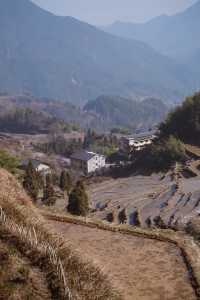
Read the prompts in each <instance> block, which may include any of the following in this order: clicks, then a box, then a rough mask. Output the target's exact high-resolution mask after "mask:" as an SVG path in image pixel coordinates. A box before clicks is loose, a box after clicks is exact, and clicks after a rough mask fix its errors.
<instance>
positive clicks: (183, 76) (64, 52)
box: [0, 0, 198, 106]
mask: <svg viewBox="0 0 200 300" xmlns="http://www.w3.org/2000/svg"><path fill="white" fill-rule="evenodd" d="M197 87H198V81H197V77H196V74H195V73H193V70H189V68H188V67H185V66H184V65H181V64H178V63H176V62H175V61H173V60H171V59H170V58H168V57H166V56H164V55H162V54H160V53H158V52H157V51H155V50H153V49H152V48H151V47H150V46H148V45H147V44H145V43H143V42H140V41H136V40H132V39H129V40H128V39H124V38H120V37H115V36H113V35H110V34H108V33H105V32H103V31H101V30H99V29H97V28H95V27H93V26H91V25H89V24H86V23H84V22H80V21H78V20H76V19H74V18H71V17H58V16H55V15H53V14H51V13H49V12H46V11H44V10H43V9H41V8H39V7H38V6H36V5H34V4H33V3H32V2H31V1H29V0H1V1H0V90H1V91H2V92H3V91H7V92H9V93H13V94H19V93H24V92H28V93H31V94H32V95H34V96H40V97H51V98H61V99H63V100H66V101H70V102H73V103H76V104H79V105H81V106H82V105H83V104H84V103H86V102H87V100H89V99H94V98H96V97H98V96H99V95H102V94H116V95H121V96H124V97H128V98H134V99H135V98H142V97H145V96H154V97H155V96H157V97H162V98H163V99H165V100H166V101H168V102H173V101H177V100H180V99H181V98H182V97H183V96H184V95H186V94H188V93H191V92H192V91H193V90H195V89H196V88H197Z"/></svg>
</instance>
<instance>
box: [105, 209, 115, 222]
mask: <svg viewBox="0 0 200 300" xmlns="http://www.w3.org/2000/svg"><path fill="white" fill-rule="evenodd" d="M106 220H107V221H108V222H109V223H113V222H114V213H113V212H112V211H111V212H109V213H108V214H107V216H106Z"/></svg>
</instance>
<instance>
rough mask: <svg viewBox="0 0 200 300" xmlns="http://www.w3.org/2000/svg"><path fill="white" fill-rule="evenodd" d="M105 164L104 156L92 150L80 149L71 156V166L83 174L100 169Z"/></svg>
mask: <svg viewBox="0 0 200 300" xmlns="http://www.w3.org/2000/svg"><path fill="white" fill-rule="evenodd" d="M105 165H106V158H105V156H103V155H99V154H97V153H94V152H89V151H85V150H80V151H78V152H76V153H74V154H73V155H72V156H71V167H72V168H73V169H75V170H79V171H81V172H83V173H84V174H85V175H88V174H91V173H94V172H96V171H97V170H101V169H102V168H104V167H105Z"/></svg>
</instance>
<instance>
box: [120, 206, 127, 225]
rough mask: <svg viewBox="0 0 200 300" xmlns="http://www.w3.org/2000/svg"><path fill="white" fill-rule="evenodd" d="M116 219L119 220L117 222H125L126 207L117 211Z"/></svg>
mask: <svg viewBox="0 0 200 300" xmlns="http://www.w3.org/2000/svg"><path fill="white" fill-rule="evenodd" d="M118 220H119V223H120V224H125V223H126V222H127V216H126V209H125V208H124V209H122V210H121V211H120V212H119V215H118Z"/></svg>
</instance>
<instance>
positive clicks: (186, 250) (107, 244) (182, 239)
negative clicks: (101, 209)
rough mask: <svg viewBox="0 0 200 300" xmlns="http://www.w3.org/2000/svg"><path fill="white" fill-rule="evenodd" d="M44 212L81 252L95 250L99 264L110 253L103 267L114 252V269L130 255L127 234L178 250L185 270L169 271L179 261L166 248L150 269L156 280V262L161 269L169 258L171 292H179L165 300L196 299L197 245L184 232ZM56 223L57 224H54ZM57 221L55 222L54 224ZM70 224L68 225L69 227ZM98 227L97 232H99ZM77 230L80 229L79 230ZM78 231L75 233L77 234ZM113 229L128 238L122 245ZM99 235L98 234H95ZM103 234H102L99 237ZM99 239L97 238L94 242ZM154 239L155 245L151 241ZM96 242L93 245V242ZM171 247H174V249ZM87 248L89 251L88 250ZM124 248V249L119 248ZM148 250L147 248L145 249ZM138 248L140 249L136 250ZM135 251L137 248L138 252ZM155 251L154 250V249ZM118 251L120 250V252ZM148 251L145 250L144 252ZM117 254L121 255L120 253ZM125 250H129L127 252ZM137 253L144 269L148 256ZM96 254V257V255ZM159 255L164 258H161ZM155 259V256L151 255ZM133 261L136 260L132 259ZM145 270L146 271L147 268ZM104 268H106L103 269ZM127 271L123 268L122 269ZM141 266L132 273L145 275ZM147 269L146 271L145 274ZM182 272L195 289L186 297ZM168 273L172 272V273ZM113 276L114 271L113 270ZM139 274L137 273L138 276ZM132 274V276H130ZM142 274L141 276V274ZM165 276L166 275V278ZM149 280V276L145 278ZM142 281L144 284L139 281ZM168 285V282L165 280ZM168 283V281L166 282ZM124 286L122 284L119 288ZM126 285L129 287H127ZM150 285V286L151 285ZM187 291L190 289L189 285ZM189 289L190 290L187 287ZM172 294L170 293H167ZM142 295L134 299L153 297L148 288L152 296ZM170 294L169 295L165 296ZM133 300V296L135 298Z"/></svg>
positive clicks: (199, 264) (199, 267)
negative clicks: (148, 228)
mask: <svg viewBox="0 0 200 300" xmlns="http://www.w3.org/2000/svg"><path fill="white" fill-rule="evenodd" d="M44 215H46V217H47V218H48V219H49V220H52V221H56V223H53V226H54V227H57V228H58V231H61V232H62V233H63V234H65V235H66V237H67V236H68V237H70V238H71V240H73V241H74V244H75V246H77V247H78V248H79V249H81V250H82V251H83V252H85V253H88V254H89V253H91V254H90V256H93V253H95V254H96V255H97V256H96V258H97V260H99V259H100V263H101V265H102V263H103V262H104V260H106V255H108V256H109V253H110V256H109V259H108V261H107V264H105V265H106V266H107V265H109V260H111V261H112V260H113V259H115V258H116V257H117V256H118V255H119V257H120V258H119V260H118V261H115V262H114V263H113V265H112V268H114V269H115V270H116V267H119V268H120V270H121V269H123V265H122V264H121V263H120V259H122V261H123V258H124V257H125V258H126V255H127V257H128V258H131V255H133V253H132V252H130V251H129V250H130V245H129V246H128V244H129V242H130V241H131V239H130V238H128V235H129V236H131V237H132V238H133V237H134V238H135V237H139V238H142V240H144V239H147V240H153V241H152V245H151V246H150V248H151V250H152V249H153V248H154V247H156V248H157V247H161V249H162V246H161V244H159V243H158V241H160V242H164V243H163V244H165V245H166V244H167V245H168V246H169V247H172V248H169V249H176V251H179V255H180V257H181V261H182V264H183V265H184V266H185V271H183V269H182V271H180V270H181V269H179V267H178V269H179V271H177V270H178V269H177V270H176V271H175V273H173V269H174V268H175V269H176V267H175V266H176V263H178V264H179V263H180V261H179V262H178V260H179V259H178V258H177V256H176V255H175V257H176V258H173V255H172V257H171V258H170V257H168V259H167V257H166V255H167V251H166V252H165V251H163V252H162V250H161V249H160V250H161V252H162V253H159V254H158V260H157V261H154V262H155V263H154V264H153V266H154V271H155V274H157V275H155V278H157V279H159V275H158V274H159V272H158V273H156V266H159V265H160V264H161V265H162V267H161V269H160V271H161V270H162V269H163V268H164V266H165V264H166V265H167V264H168V263H169V262H170V261H173V263H172V265H170V268H169V269H171V272H172V273H171V275H170V276H171V277H170V278H171V280H172V286H173V283H175V282H176V280H177V282H179V283H177V286H176V288H175V290H174V291H175V292H176V291H177V290H178V291H179V296H177V295H176V296H174V298H173V297H171V298H166V299H173V300H174V299H176V300H177V299H187V300H188V299H190V300H191V299H196V298H198V297H199V296H200V294H199V292H200V290H199V287H200V273H199V270H200V252H199V246H198V244H196V243H195V242H194V239H193V238H192V237H190V236H188V235H186V234H184V233H183V232H174V231H172V230H164V231H163V230H144V229H140V228H134V227H130V226H127V225H123V226H114V225H109V224H107V223H102V222H100V221H96V220H90V219H83V218H80V217H72V216H70V215H67V216H63V215H51V214H47V213H45V212H44ZM58 222H59V223H58ZM61 223H64V225H62V224H61ZM56 224H57V225H56ZM70 224H74V225H76V226H72V225H70ZM70 226H71V227H70ZM84 227H85V228H86V229H84ZM93 229H95V230H94V232H93V234H92V232H91V230H93ZM99 230H100V231H99ZM102 230H104V231H106V232H111V233H112V234H111V235H110V237H109V238H108V239H106V235H107V233H106V234H105V235H103V233H102ZM79 231H80V232H79ZM77 232H78V233H77ZM113 232H115V233H116V234H118V233H121V234H123V235H126V236H127V238H128V240H127V243H125V244H123V239H124V237H122V236H121V237H119V236H118V237H117V236H116V235H115V236H116V239H115V236H114V235H113ZM99 235H100V237H99ZM102 235H103V236H102ZM98 240H99V241H98ZM116 241H117V247H118V250H117V251H118V252H117V251H116V253H115V251H114V250H113V247H115V242H116ZM155 241H157V242H156V244H155ZM95 243H96V245H95ZM101 243H102V244H103V245H104V246H103V247H104V248H105V249H104V250H105V251H104V253H101V251H100V253H99V254H98V249H100V250H101V248H102V247H101ZM92 245H93V246H94V248H92ZM127 246H128V249H129V250H127V248H126V247H127ZM131 247H132V248H131V249H132V250H133V249H135V246H133V245H132V246H131ZM174 247H175V248H174ZM88 249H89V250H88ZM122 249H124V250H122ZM146 249H148V247H147V248H146ZM140 250H141V249H140ZM140 250H139V251H140ZM154 250H155V249H154ZM121 251H122V252H123V253H121ZM142 251H144V252H145V247H142ZM147 252H148V251H147ZM156 252H157V251H156V250H155V251H153V252H151V258H152V259H153V257H154V256H152V255H154V254H153V253H156ZM120 253H121V255H120ZM128 253H131V254H130V255H129V254H128ZM140 255H141V256H138V263H139V265H140V264H141V265H142V263H143V262H145V261H146V262H147V264H146V265H145V268H147V269H148V262H149V260H148V259H149V255H147V256H145V257H144V256H142V252H141V251H140ZM134 256H135V252H134ZM99 257H100V258H99ZM162 257H163V258H164V257H165V259H164V261H162ZM94 258H95V255H94ZM140 258H141V260H140V261H139V259H140ZM154 259H155V257H154ZM174 259H175V260H174ZM127 263H128V268H129V267H130V265H129V260H128V261H127ZM136 263H137V262H136ZM112 268H111V267H110V270H111V271H110V273H112ZM136 269H137V268H136V266H135V265H132V272H133V274H134V275H133V277H134V276H135V270H136ZM147 269H146V271H147ZM107 271H108V270H107ZM125 271H127V269H126V270H125ZM144 272H145V269H143V270H141V269H140V271H138V272H136V274H145V273H144ZM148 272H150V274H151V270H149V269H148ZM148 272H147V273H148ZM184 272H185V274H187V272H188V274H189V277H188V281H187V280H186V281H187V284H188V282H190V284H191V285H192V286H193V289H194V291H195V294H196V295H195V294H193V295H192V294H191V295H189V296H188V290H187V288H184V289H183V288H182V286H185V287H186V286H187V285H186V283H184V282H182V283H181V284H180V282H181V277H182V276H183V277H184V278H185V275H184ZM172 274H174V275H173V276H172ZM115 275H116V273H115ZM123 276H125V272H124V273H123ZM123 276H122V277H121V281H120V282H121V284H122V281H123ZM141 276H142V275H140V277H141ZM165 276H166V274H165V275H164V277H165ZM133 277H132V279H133ZM140 277H139V281H140V282H142V283H143V282H145V280H146V279H145V278H143V279H141V278H140ZM144 277H145V275H144ZM166 278H167V277H166ZM124 279H125V285H126V283H127V282H126V279H127V281H128V277H124ZM148 280H149V279H148ZM133 282H134V279H133ZM148 282H149V286H151V283H150V281H148ZM143 284H144V283H143ZM168 284H169V282H168ZM118 285H120V283H119V282H118ZM169 286H170V284H169ZM123 288H124V287H122V289H123ZM129 288H130V287H129ZM151 288H152V286H151ZM131 289H132V292H133V287H132V288H131ZM145 289H146V290H148V291H149V287H146V288H145ZM189 290H190V288H189ZM190 292H191V290H190ZM155 294H156V295H157V297H158V294H159V288H158V287H157V293H155V289H154V295H155ZM162 294H163V293H162V292H161V295H160V298H155V299H162V297H161V296H162ZM171 295H172V294H171ZM131 297H133V295H131ZM143 297H144V298H141V295H140V297H139V298H138V299H148V300H149V299H154V298H153V297H156V296H153V290H152V298H148V297H147V295H146V297H147V298H145V295H143ZM169 297H170V296H169ZM127 299H131V298H127ZM136 299H137V298H136Z"/></svg>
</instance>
